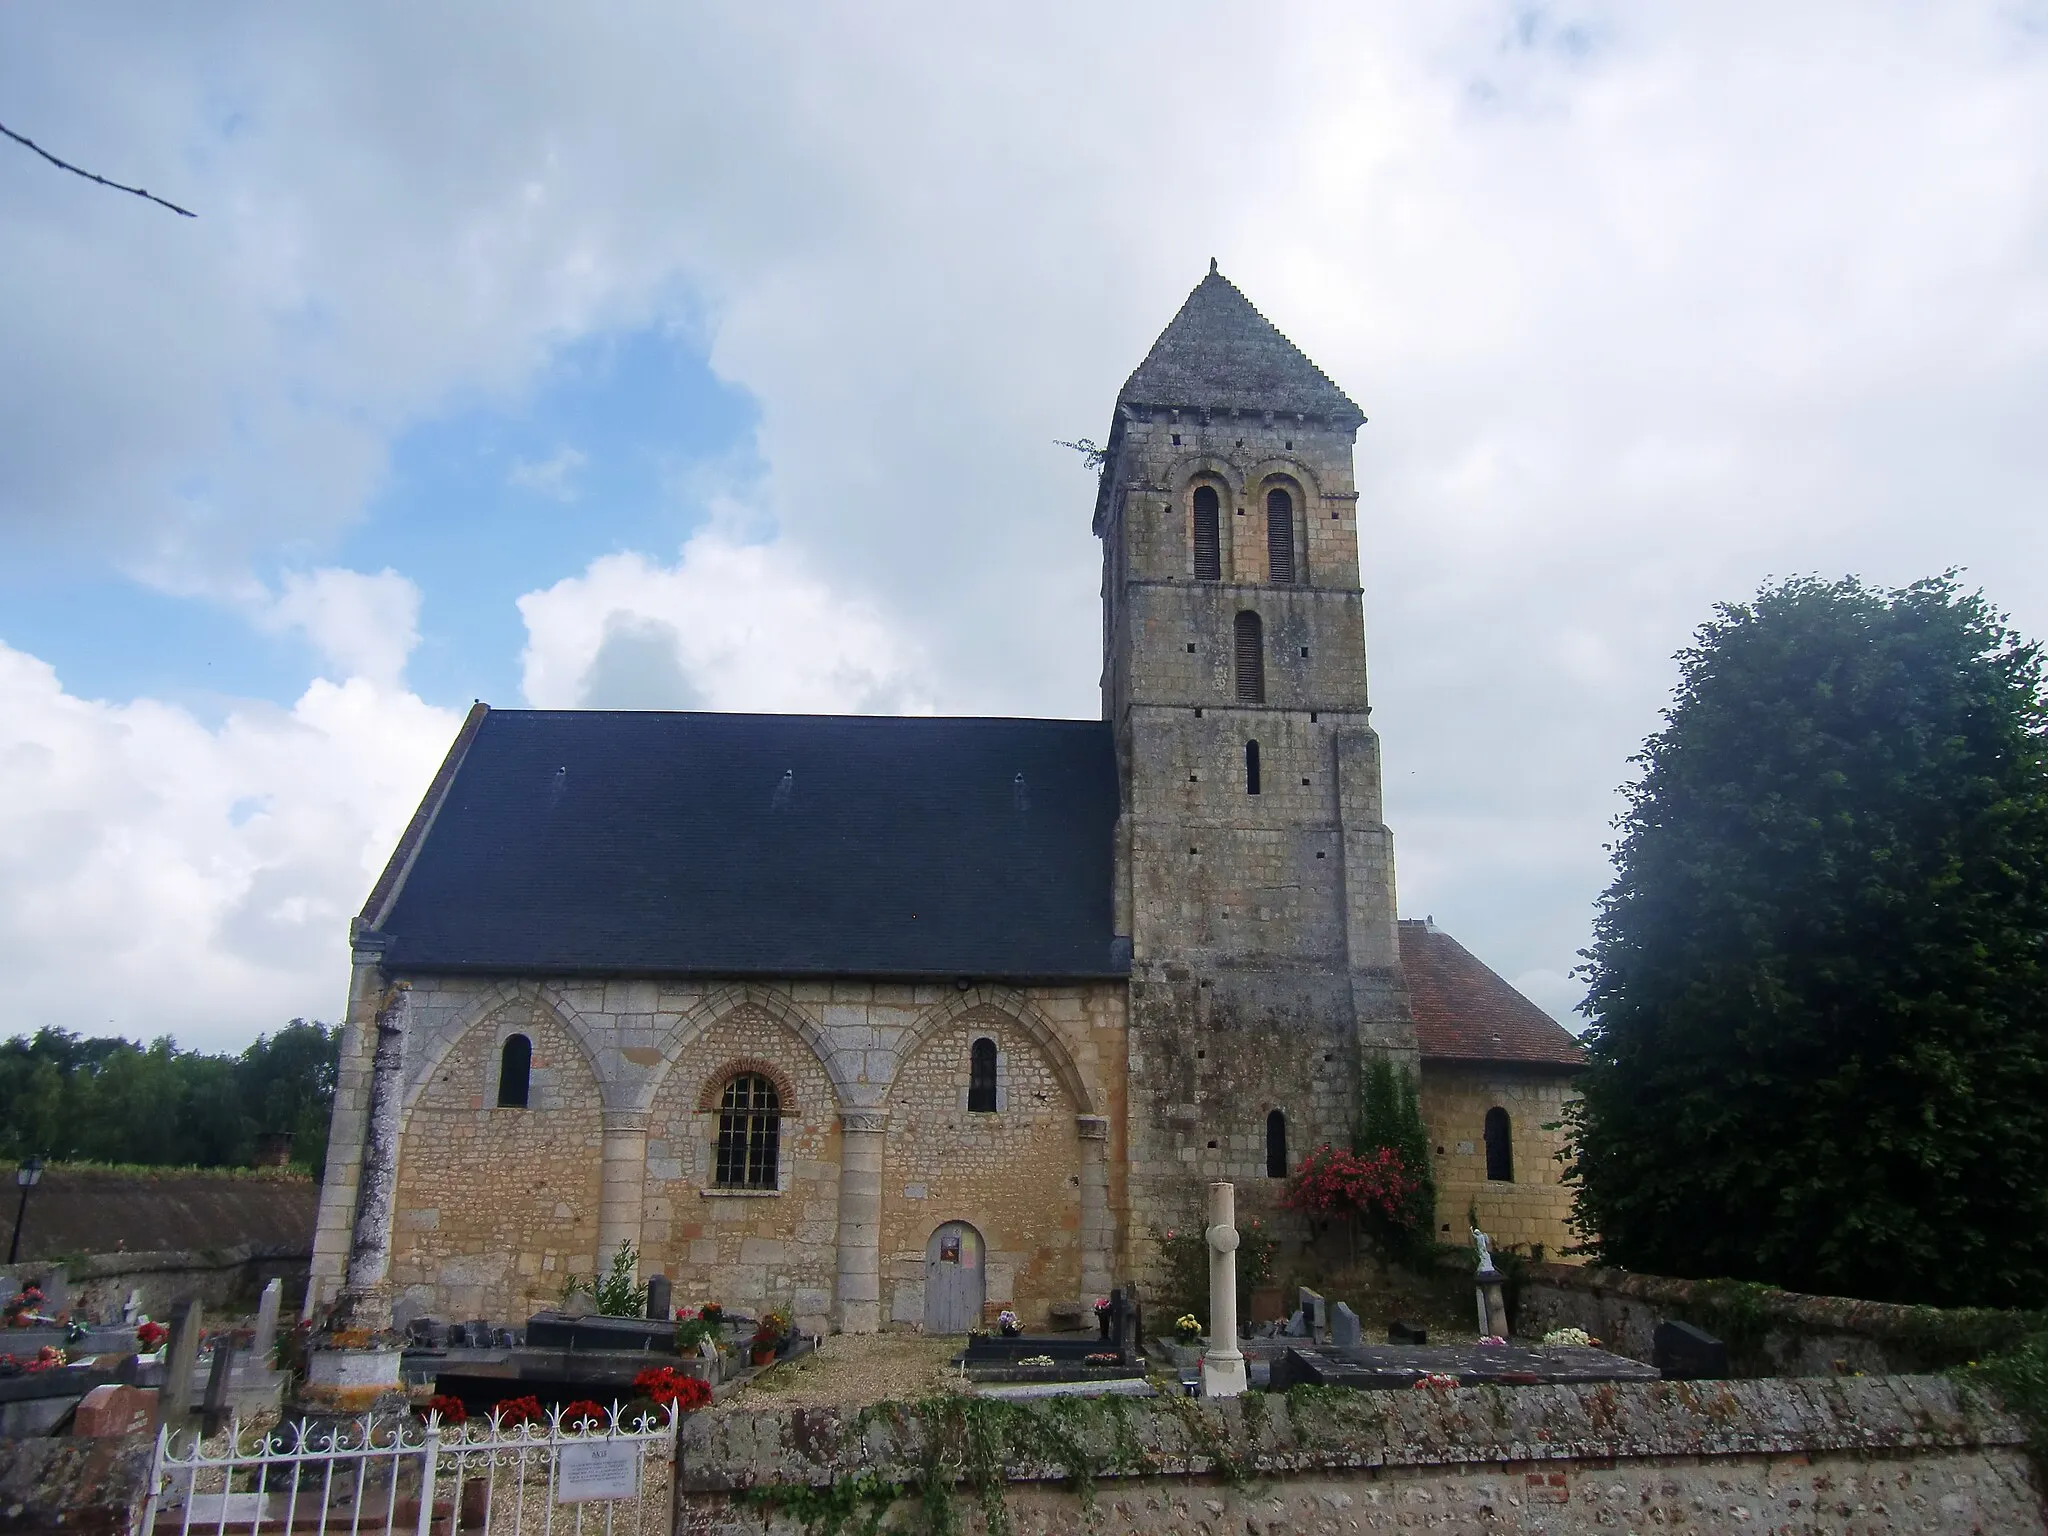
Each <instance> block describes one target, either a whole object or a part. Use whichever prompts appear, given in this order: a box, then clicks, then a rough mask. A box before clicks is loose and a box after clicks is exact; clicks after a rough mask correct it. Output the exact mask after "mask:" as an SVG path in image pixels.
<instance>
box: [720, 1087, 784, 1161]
mask: <svg viewBox="0 0 2048 1536" xmlns="http://www.w3.org/2000/svg"><path fill="white" fill-rule="evenodd" d="M781 1157H782V1095H781V1094H779V1093H777V1092H776V1091H775V1085H774V1084H773V1083H771V1082H769V1081H768V1079H767V1078H765V1077H763V1076H762V1075H761V1074H760V1073H758V1072H742V1073H740V1075H739V1076H737V1077H735V1078H734V1079H733V1080H732V1081H731V1082H729V1083H727V1084H726V1085H725V1092H724V1093H723V1094H722V1095H721V1096H720V1097H719V1101H718V1166H717V1168H716V1169H715V1170H714V1172H713V1174H712V1181H713V1182H714V1183H716V1184H719V1185H722V1186H723V1187H725V1188H727V1189H774V1188H776V1187H777V1185H776V1178H777V1171H778V1167H779V1164H780V1162H781Z"/></svg>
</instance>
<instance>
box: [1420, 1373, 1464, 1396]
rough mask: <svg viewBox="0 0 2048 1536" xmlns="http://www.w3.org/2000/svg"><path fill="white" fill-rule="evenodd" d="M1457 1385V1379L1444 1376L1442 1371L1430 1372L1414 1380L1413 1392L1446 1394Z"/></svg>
mask: <svg viewBox="0 0 2048 1536" xmlns="http://www.w3.org/2000/svg"><path fill="white" fill-rule="evenodd" d="M1457 1384H1458V1378H1457V1377H1455V1376H1450V1375H1446V1374H1445V1373H1444V1372H1442V1371H1431V1372H1429V1373H1428V1374H1427V1375H1426V1376H1420V1377H1417V1378H1416V1381H1415V1390H1416V1391H1418V1392H1448V1391H1450V1389H1451V1388H1453V1387H1455V1386H1456V1385H1457Z"/></svg>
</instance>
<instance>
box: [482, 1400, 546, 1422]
mask: <svg viewBox="0 0 2048 1536" xmlns="http://www.w3.org/2000/svg"><path fill="white" fill-rule="evenodd" d="M547 1417H548V1416H547V1413H546V1411H545V1410H543V1409H542V1407H541V1405H540V1399H539V1398H537V1397H535V1396H533V1395H532V1394H531V1393H529V1394H527V1395H526V1396H525V1397H508V1398H506V1399H505V1400H504V1401H503V1402H501V1403H499V1404H498V1405H497V1406H496V1407H495V1408H493V1409H492V1410H491V1422H492V1423H493V1424H495V1425H496V1426H497V1427H498V1428H499V1429H517V1428H518V1427H519V1426H520V1425H522V1424H544V1423H546V1422H547Z"/></svg>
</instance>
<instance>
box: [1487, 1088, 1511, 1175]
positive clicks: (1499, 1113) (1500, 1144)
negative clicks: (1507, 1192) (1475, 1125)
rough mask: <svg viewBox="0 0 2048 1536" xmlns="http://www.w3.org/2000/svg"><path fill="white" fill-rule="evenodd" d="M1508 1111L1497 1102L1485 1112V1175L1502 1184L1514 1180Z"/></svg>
mask: <svg viewBox="0 0 2048 1536" xmlns="http://www.w3.org/2000/svg"><path fill="white" fill-rule="evenodd" d="M1513 1129H1514V1128H1513V1127H1512V1126H1510V1125H1509V1124H1508V1112H1507V1111H1506V1110H1504V1109H1502V1108H1501V1107H1500V1106H1499V1105H1498V1104H1496V1105H1494V1107H1493V1108H1492V1109H1489V1110H1488V1111H1487V1112H1486V1176H1487V1177H1488V1178H1489V1179H1497V1180H1499V1181H1500V1182H1502V1183H1504V1184H1512V1183H1514V1182H1515V1144H1514V1136H1513Z"/></svg>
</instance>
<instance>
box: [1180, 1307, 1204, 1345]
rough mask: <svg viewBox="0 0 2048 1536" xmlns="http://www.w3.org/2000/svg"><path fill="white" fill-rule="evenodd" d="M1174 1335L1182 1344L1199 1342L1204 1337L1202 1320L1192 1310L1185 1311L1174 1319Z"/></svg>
mask: <svg viewBox="0 0 2048 1536" xmlns="http://www.w3.org/2000/svg"><path fill="white" fill-rule="evenodd" d="M1173 1336H1174V1338H1175V1339H1176V1340H1178V1341H1179V1342H1180V1343H1182V1344H1194V1343H1198V1342H1199V1341H1200V1340H1201V1337H1202V1320H1201V1319H1200V1318H1199V1317H1197V1316H1195V1314H1194V1313H1192V1312H1183V1313H1181V1315H1180V1316H1179V1317H1176V1318H1175V1319H1174V1320H1173Z"/></svg>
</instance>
